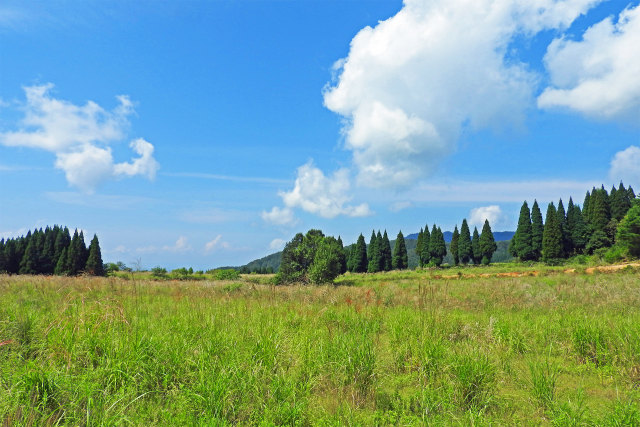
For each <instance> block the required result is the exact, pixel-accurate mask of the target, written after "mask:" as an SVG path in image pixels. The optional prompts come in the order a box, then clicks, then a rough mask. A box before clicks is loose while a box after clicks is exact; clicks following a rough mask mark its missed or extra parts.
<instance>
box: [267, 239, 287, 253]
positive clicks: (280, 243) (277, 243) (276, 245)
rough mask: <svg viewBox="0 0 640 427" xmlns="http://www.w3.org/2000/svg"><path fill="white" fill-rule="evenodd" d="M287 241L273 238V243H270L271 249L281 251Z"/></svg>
mask: <svg viewBox="0 0 640 427" xmlns="http://www.w3.org/2000/svg"><path fill="white" fill-rule="evenodd" d="M286 243H287V241H286V240H284V239H273V240H272V241H271V243H269V249H271V250H274V251H279V250H281V249H282V248H284V245H285V244H286Z"/></svg>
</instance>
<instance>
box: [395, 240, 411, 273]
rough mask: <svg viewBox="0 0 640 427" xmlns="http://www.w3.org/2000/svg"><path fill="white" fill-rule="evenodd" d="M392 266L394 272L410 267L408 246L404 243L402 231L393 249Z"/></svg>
mask: <svg viewBox="0 0 640 427" xmlns="http://www.w3.org/2000/svg"><path fill="white" fill-rule="evenodd" d="M392 266H393V269H394V270H404V269H406V268H407V267H408V266H409V256H408V254H407V245H406V243H405V241H404V236H403V235H402V231H400V232H399V233H398V237H396V245H395V247H394V248H393V261H392Z"/></svg>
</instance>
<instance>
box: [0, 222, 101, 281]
mask: <svg viewBox="0 0 640 427" xmlns="http://www.w3.org/2000/svg"><path fill="white" fill-rule="evenodd" d="M0 272H4V273H8V274H45V275H51V274H55V275H60V276H65V275H68V276H75V275H78V274H81V273H85V274H90V275H94V276H104V274H105V271H104V265H103V262H102V254H101V251H100V243H99V241H98V236H97V235H95V234H94V236H93V239H92V240H91V243H90V244H89V247H88V248H87V246H86V244H85V241H84V234H83V232H82V230H80V231H78V229H76V230H75V231H74V233H73V236H72V235H71V234H70V232H69V228H67V227H64V228H63V227H60V226H58V225H54V226H53V227H49V226H47V227H46V228H45V229H44V230H43V229H42V228H40V229H35V230H34V231H33V232H32V231H31V230H29V232H27V234H26V235H25V236H20V237H17V238H14V239H7V240H5V239H2V240H0Z"/></svg>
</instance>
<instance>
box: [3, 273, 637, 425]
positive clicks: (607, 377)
mask: <svg viewBox="0 0 640 427" xmlns="http://www.w3.org/2000/svg"><path fill="white" fill-rule="evenodd" d="M565 269H566V268H565ZM505 273H512V275H513V276H514V277H509V275H508V274H505ZM522 273H527V274H522ZM534 274H536V275H534ZM515 276H518V277H515ZM263 279H265V278H260V280H263ZM266 279H268V278H266ZM0 423H2V424H4V425H47V424H71V425H104V424H108V425H111V424H133V425H200V424H202V425H225V424H233V425H237V424H241V425H246V424H251V425H253V424H256V425H424V424H434V425H441V424H445V425H471V424H474V425H485V424H487V425H489V424H494V425H514V424H527V425H611V426H622V425H640V270H639V269H638V268H637V267H636V268H634V267H628V268H626V269H624V270H621V271H616V272H612V273H598V272H596V273H595V274H589V275H588V274H583V273H582V272H581V271H580V270H577V271H576V272H574V273H572V274H568V273H564V270H563V268H546V267H538V268H535V267H531V268H522V267H521V268H518V267H517V266H512V267H505V266H496V267H488V268H474V269H460V270H455V269H448V270H433V271H426V272H413V271H408V272H395V273H382V274H375V275H346V276H343V277H341V278H340V279H339V280H338V286H323V287H310V286H309V287H303V286H286V287H273V286H270V285H268V284H263V283H261V282H260V281H259V280H258V279H256V278H254V277H247V278H245V279H243V280H241V281H233V282H231V281H229V282H214V281H198V282H184V281H183V282H178V281H175V282H173V281H161V282H156V281H147V280H138V279H130V280H124V279H121V278H106V279H99V278H59V277H48V278H47V277H28V276H25V277H20V276H18V277H7V276H0Z"/></svg>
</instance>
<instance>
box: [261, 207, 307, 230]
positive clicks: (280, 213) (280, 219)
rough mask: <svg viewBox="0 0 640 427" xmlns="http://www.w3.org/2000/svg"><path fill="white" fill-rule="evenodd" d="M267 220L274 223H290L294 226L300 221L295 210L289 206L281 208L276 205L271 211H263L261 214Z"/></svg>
mask: <svg viewBox="0 0 640 427" xmlns="http://www.w3.org/2000/svg"><path fill="white" fill-rule="evenodd" d="M260 216H261V217H262V219H263V220H264V221H265V222H268V223H270V224H274V225H288V226H293V225H295V224H297V223H298V220H297V219H296V217H295V215H294V214H293V210H292V209H289V208H279V207H277V206H274V207H273V209H271V210H270V211H262V213H261V214H260Z"/></svg>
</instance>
